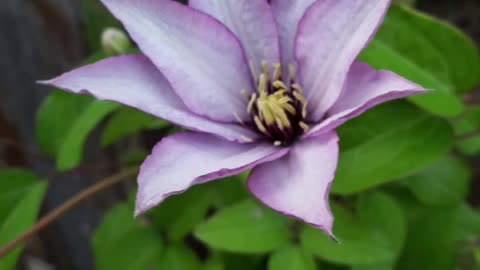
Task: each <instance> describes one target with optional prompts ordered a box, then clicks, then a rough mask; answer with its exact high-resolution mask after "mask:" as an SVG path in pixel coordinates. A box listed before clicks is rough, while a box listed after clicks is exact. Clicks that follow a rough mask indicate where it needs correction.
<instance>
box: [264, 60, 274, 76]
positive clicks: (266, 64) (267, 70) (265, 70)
mask: <svg viewBox="0 0 480 270" xmlns="http://www.w3.org/2000/svg"><path fill="white" fill-rule="evenodd" d="M262 68H263V74H265V77H266V79H267V81H270V80H271V79H272V77H271V76H270V68H269V67H268V63H267V61H265V60H263V61H262Z"/></svg>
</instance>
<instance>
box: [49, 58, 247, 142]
mask: <svg viewBox="0 0 480 270" xmlns="http://www.w3.org/2000/svg"><path fill="white" fill-rule="evenodd" d="M41 83H44V84H49V85H52V86H56V87H59V88H62V89H66V90H68V91H71V92H73V93H90V94H92V95H93V96H95V97H96V98H97V99H100V100H111V101H115V102H119V103H122V104H125V105H127V106H130V107H134V108H137V109H139V110H142V111H144V112H146V113H149V114H152V115H154V116H157V117H159V118H163V119H165V120H168V121H170V122H173V123H175V124H178V125H181V126H184V127H186V128H188V129H193V130H197V131H203V132H208V133H213V134H217V135H219V136H222V137H224V138H226V139H228V140H233V141H241V140H242V135H244V136H247V137H251V138H252V139H255V138H256V137H255V136H256V135H255V134H254V133H253V132H251V131H250V130H248V129H247V128H244V127H241V126H239V125H235V124H226V123H217V122H214V121H210V120H208V119H204V118H203V117H200V116H197V115H195V114H193V113H191V112H190V111H189V110H188V109H187V107H186V106H185V105H184V104H183V103H182V101H181V100H180V99H179V98H178V97H177V95H176V94H175V93H174V92H173V90H172V88H171V86H170V85H169V83H168V82H167V80H166V79H165V77H164V76H163V75H162V74H161V73H160V72H159V71H158V69H157V68H156V67H155V66H154V65H153V64H152V62H150V60H149V59H148V58H147V57H145V56H143V55H122V56H117V57H111V58H108V59H105V60H101V61H99V62H97V63H95V64H92V65H87V66H83V67H81V68H78V69H75V70H73V71H71V72H67V73H65V74H63V75H61V76H60V77H57V78H55V79H52V80H49V81H44V82H41Z"/></svg>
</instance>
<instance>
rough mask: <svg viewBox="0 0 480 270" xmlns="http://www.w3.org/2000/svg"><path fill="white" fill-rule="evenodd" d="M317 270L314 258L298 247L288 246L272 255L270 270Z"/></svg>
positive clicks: (269, 263) (269, 262)
mask: <svg viewBox="0 0 480 270" xmlns="http://www.w3.org/2000/svg"><path fill="white" fill-rule="evenodd" d="M297 269H298V270H300V269H301V270H315V269H317V268H316V265H315V261H314V260H313V257H312V256H311V255H310V254H309V253H307V252H305V251H304V250H302V249H301V248H300V247H297V246H287V247H285V248H282V249H279V250H277V251H275V252H273V253H272V255H271V256H270V259H269V261H268V270H297Z"/></svg>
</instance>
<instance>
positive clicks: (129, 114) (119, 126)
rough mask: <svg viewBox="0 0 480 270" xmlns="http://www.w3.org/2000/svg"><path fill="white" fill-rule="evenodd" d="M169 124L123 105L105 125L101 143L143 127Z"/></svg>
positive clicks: (148, 127) (160, 126)
mask: <svg viewBox="0 0 480 270" xmlns="http://www.w3.org/2000/svg"><path fill="white" fill-rule="evenodd" d="M168 125H169V124H168V123H167V122H165V121H163V120H160V119H158V118H156V117H154V116H152V115H149V114H146V113H144V112H141V111H139V110H136V109H133V108H129V107H123V108H121V109H119V110H118V111H116V112H115V113H114V114H113V116H112V117H111V118H110V120H109V121H108V123H107V126H106V127H105V130H104V132H103V135H102V145H103V146H108V145H111V144H113V143H115V142H116V141H118V140H120V139H121V138H123V137H125V136H127V135H130V134H133V133H136V132H138V131H140V130H143V129H160V128H164V127H167V126H168Z"/></svg>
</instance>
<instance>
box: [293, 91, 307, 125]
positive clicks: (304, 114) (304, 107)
mask: <svg viewBox="0 0 480 270" xmlns="http://www.w3.org/2000/svg"><path fill="white" fill-rule="evenodd" d="M293 96H294V97H295V98H296V99H297V100H298V101H300V103H302V117H303V118H305V117H307V105H308V101H307V100H306V99H305V98H304V97H303V95H302V94H301V93H299V92H297V91H294V92H293Z"/></svg>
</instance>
